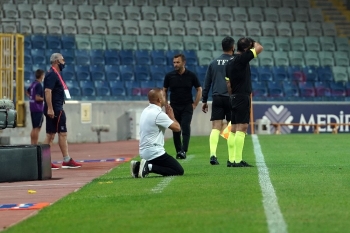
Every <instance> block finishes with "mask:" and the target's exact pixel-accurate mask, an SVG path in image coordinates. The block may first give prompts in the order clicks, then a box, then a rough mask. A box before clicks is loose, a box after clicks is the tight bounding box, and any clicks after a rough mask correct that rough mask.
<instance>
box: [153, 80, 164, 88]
mask: <svg viewBox="0 0 350 233" xmlns="http://www.w3.org/2000/svg"><path fill="white" fill-rule="evenodd" d="M163 84H164V82H163V81H155V85H156V87H159V88H163Z"/></svg>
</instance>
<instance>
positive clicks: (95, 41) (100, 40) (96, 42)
mask: <svg viewBox="0 0 350 233" xmlns="http://www.w3.org/2000/svg"><path fill="white" fill-rule="evenodd" d="M90 43H91V49H102V50H105V49H106V48H107V45H106V41H105V37H104V36H100V35H91V36H90Z"/></svg>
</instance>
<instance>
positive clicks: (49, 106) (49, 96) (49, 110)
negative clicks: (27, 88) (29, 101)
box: [45, 88, 54, 118]
mask: <svg viewBox="0 0 350 233" xmlns="http://www.w3.org/2000/svg"><path fill="white" fill-rule="evenodd" d="M45 102H46V104H47V115H48V116H49V117H51V118H53V117H54V112H53V107H52V90H51V89H48V88H45Z"/></svg>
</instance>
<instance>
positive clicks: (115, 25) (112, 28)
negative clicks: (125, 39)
mask: <svg viewBox="0 0 350 233" xmlns="http://www.w3.org/2000/svg"><path fill="white" fill-rule="evenodd" d="M107 28H108V34H110V35H123V34H124V27H123V21H122V20H118V19H111V20H107Z"/></svg>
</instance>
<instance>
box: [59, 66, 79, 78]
mask: <svg viewBox="0 0 350 233" xmlns="http://www.w3.org/2000/svg"><path fill="white" fill-rule="evenodd" d="M62 77H63V79H64V81H68V80H76V77H75V70H74V66H69V65H67V66H66V67H65V68H64V69H63V70H62Z"/></svg>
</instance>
